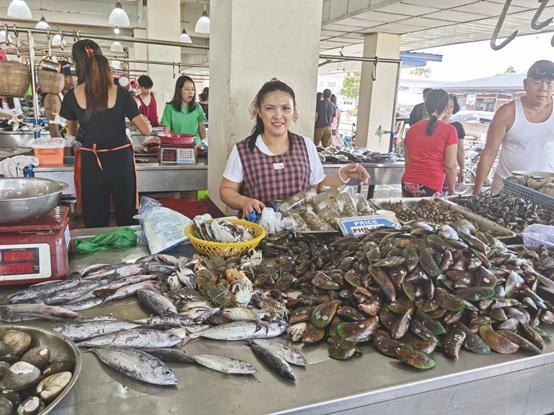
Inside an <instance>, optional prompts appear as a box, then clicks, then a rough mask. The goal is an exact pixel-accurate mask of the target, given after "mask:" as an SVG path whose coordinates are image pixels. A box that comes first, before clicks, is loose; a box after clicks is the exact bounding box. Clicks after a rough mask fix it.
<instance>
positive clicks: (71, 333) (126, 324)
mask: <svg viewBox="0 0 554 415" xmlns="http://www.w3.org/2000/svg"><path fill="white" fill-rule="evenodd" d="M136 327H139V325H138V324H135V323H131V322H130V321H124V320H98V321H85V322H81V321H78V322H75V323H70V324H63V325H60V326H56V327H53V328H52V330H54V331H55V332H56V333H60V334H62V335H64V336H65V337H68V338H70V339H71V340H73V341H74V342H80V341H83V340H88V339H91V338H93V337H98V336H103V335H105V334H110V333H115V332H118V331H122V330H129V329H134V328H136Z"/></svg>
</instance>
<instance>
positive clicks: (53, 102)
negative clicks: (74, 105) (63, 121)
mask: <svg viewBox="0 0 554 415" xmlns="http://www.w3.org/2000/svg"><path fill="white" fill-rule="evenodd" d="M59 64H60V72H61V73H62V74H63V75H64V85H63V89H62V91H61V92H60V93H59V94H46V95H45V96H44V100H43V102H42V106H43V107H44V116H45V117H46V118H47V119H48V131H49V132H50V137H61V134H60V123H59V121H60V119H59V118H58V119H57V120H56V115H58V114H59V113H60V109H61V108H62V102H63V99H64V97H65V95H66V94H67V93H68V92H69V91H71V90H73V88H74V87H75V82H76V79H74V78H75V77H74V75H73V74H72V73H71V64H70V63H69V62H67V61H60V62H59Z"/></svg>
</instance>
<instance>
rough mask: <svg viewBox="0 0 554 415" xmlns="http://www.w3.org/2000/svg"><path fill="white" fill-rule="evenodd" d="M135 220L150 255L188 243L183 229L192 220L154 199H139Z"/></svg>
mask: <svg viewBox="0 0 554 415" xmlns="http://www.w3.org/2000/svg"><path fill="white" fill-rule="evenodd" d="M137 218H138V220H139V221H140V224H141V226H142V230H143V231H144V235H145V237H146V241H147V242H148V248H149V249H150V253H151V254H153V255H154V254H159V253H160V252H164V251H167V250H169V249H171V248H173V247H176V246H177V245H180V244H182V243H184V242H186V241H188V238H187V237H186V236H185V228H186V227H187V226H188V225H190V224H191V223H192V220H190V219H189V218H187V217H186V216H185V215H182V214H180V213H179V212H175V211H174V210H171V209H169V208H166V207H163V206H162V205H161V204H160V202H158V201H157V200H155V199H151V198H149V197H145V196H143V197H142V198H141V199H140V207H139V211H138V216H137Z"/></svg>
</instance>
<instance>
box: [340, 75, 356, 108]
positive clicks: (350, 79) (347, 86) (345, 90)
mask: <svg viewBox="0 0 554 415" xmlns="http://www.w3.org/2000/svg"><path fill="white" fill-rule="evenodd" d="M360 78H361V74H360V72H348V73H347V74H346V76H345V77H344V80H343V81H342V88H341V90H340V94H341V95H343V96H345V97H348V98H352V99H353V100H354V101H356V102H357V101H358V97H359V96H360Z"/></svg>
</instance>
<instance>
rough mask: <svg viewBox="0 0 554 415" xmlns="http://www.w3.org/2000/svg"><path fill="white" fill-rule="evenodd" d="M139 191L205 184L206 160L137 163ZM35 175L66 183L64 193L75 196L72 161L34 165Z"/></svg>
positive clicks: (186, 188)
mask: <svg viewBox="0 0 554 415" xmlns="http://www.w3.org/2000/svg"><path fill="white" fill-rule="evenodd" d="M136 169H137V181H138V191H139V192H140V193H144V192H186V191H191V190H204V189H207V188H208V162H207V161H206V160H205V159H201V161H200V162H198V163H197V164H159V163H144V164H137V165H136ZM34 172H35V177H42V178H45V179H52V180H57V181H59V182H63V183H67V184H68V185H69V186H68V188H67V189H66V190H65V192H64V195H72V196H75V185H74V182H73V165H65V166H63V167H36V168H35V169H34Z"/></svg>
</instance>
